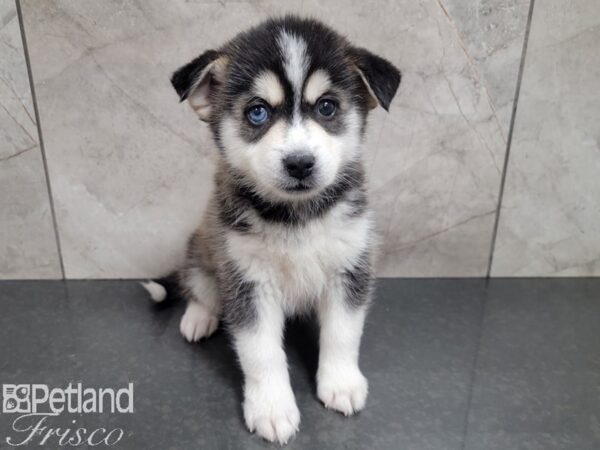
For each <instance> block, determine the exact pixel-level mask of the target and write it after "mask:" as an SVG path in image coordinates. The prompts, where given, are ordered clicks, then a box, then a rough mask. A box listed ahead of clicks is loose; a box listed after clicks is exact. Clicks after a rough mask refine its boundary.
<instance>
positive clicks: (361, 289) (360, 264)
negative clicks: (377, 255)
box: [344, 252, 373, 308]
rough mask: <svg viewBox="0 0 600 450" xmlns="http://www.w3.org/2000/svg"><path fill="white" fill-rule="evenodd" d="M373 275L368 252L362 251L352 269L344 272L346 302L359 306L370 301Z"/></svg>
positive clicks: (352, 305)
mask: <svg viewBox="0 0 600 450" xmlns="http://www.w3.org/2000/svg"><path fill="white" fill-rule="evenodd" d="M372 284H373V276H372V271H371V263H370V260H369V254H368V253H367V252H365V253H363V254H362V255H361V256H360V257H359V259H358V261H357V263H356V264H355V265H354V267H352V269H349V270H346V271H345V272H344V290H345V298H344V300H345V301H346V303H347V304H348V305H349V306H351V307H353V308H359V307H361V306H363V305H366V304H368V303H369V302H370V301H371V291H372Z"/></svg>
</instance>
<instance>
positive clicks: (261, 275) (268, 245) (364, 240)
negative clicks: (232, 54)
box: [226, 204, 371, 309]
mask: <svg viewBox="0 0 600 450" xmlns="http://www.w3.org/2000/svg"><path fill="white" fill-rule="evenodd" d="M348 213H349V210H348V205H346V204H339V205H337V206H336V207H334V208H333V209H332V210H331V211H329V212H328V213H327V214H326V215H325V216H324V217H323V218H321V219H318V220H313V221H311V222H309V223H308V224H306V225H305V226H301V227H287V226H285V225H281V224H263V225H262V227H261V229H260V230H259V231H258V232H253V233H247V234H242V233H236V232H230V233H228V235H227V236H226V243H227V252H228V256H229V258H231V259H232V261H235V263H236V264H237V266H238V267H239V269H240V270H241V271H242V272H243V273H244V276H245V277H247V278H249V279H251V280H252V281H255V282H257V283H261V284H263V285H268V286H269V289H270V290H272V291H273V292H274V293H275V294H276V295H277V296H280V298H281V300H282V301H285V302H286V303H288V304H289V306H290V307H292V308H294V309H295V308H296V307H298V306H300V305H301V304H302V303H303V302H307V301H311V300H314V299H316V298H318V297H319V296H320V295H322V293H323V292H324V290H325V289H326V287H327V285H328V284H329V283H330V281H331V280H332V279H333V278H335V277H336V276H338V275H339V274H341V273H343V272H344V270H346V269H350V268H352V267H353V266H354V264H355V263H356V261H357V259H358V258H359V257H360V256H361V254H362V253H363V252H364V251H365V249H366V248H367V246H368V245H370V239H371V219H370V216H369V214H364V215H362V216H360V217H352V216H350V215H349V214H348Z"/></svg>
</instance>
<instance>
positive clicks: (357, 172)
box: [232, 163, 364, 226]
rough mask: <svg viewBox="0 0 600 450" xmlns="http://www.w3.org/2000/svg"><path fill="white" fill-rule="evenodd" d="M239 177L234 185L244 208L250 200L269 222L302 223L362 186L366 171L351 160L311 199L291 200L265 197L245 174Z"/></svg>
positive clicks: (293, 224)
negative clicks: (256, 189) (251, 184)
mask: <svg viewBox="0 0 600 450" xmlns="http://www.w3.org/2000/svg"><path fill="white" fill-rule="evenodd" d="M237 181H238V182H237V184H236V185H235V186H233V187H232V188H233V189H234V192H233V195H234V196H235V197H237V198H238V199H239V201H240V204H239V205H238V207H242V208H243V206H244V203H246V205H248V206H250V207H251V208H252V209H254V211H256V213H257V214H258V215H259V216H260V217H261V218H262V219H263V220H265V221H267V222H272V223H281V224H285V225H288V226H298V225H304V224H305V223H306V222H308V221H310V220H313V219H318V218H320V217H322V216H323V214H325V213H326V212H327V211H329V210H330V209H331V208H332V207H333V206H335V205H336V204H337V203H338V202H339V201H341V200H343V199H345V197H346V196H347V194H348V193H350V192H351V191H353V190H355V189H358V188H361V187H362V185H363V184H364V172H363V169H362V167H361V166H360V164H359V163H351V164H348V165H346V166H345V167H344V168H343V169H342V170H341V171H340V174H339V176H338V181H337V182H335V183H334V184H332V185H330V186H329V187H327V188H325V189H324V190H323V191H322V192H321V193H320V194H317V195H316V196H315V197H312V198H309V199H307V200H298V201H289V202H283V201H269V200H267V199H264V198H263V197H261V196H260V195H259V194H258V193H256V192H255V191H254V190H253V189H252V188H250V187H248V186H249V184H247V183H244V180H243V177H242V176H241V175H240V177H239V179H238V180H237ZM246 207H247V206H246Z"/></svg>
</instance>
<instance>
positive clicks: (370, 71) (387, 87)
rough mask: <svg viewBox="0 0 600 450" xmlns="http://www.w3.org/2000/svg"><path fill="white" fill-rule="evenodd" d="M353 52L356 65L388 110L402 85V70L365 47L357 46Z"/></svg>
mask: <svg viewBox="0 0 600 450" xmlns="http://www.w3.org/2000/svg"><path fill="white" fill-rule="evenodd" d="M352 54H353V57H354V61H355V64H356V66H357V67H358V68H359V69H360V70H361V72H362V73H363V74H364V75H365V78H366V79H367V83H369V86H370V87H371V89H372V90H373V93H374V94H375V96H376V97H377V100H379V103H380V104H381V106H382V107H383V108H384V109H385V110H386V111H388V110H389V108H390V103H391V102H392V99H393V98H394V95H396V91H397V90H398V86H399V85H400V80H401V78H402V76H401V74H400V71H399V70H398V69H396V68H395V67H394V66H393V65H392V63H390V62H389V61H388V60H386V59H383V58H381V57H379V56H377V55H374V54H373V53H371V52H369V51H368V50H365V49H364V48H355V49H353V50H352Z"/></svg>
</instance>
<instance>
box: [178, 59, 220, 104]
mask: <svg viewBox="0 0 600 450" xmlns="http://www.w3.org/2000/svg"><path fill="white" fill-rule="evenodd" d="M219 56H220V54H219V52H217V51H215V50H207V51H205V52H204V53H202V54H201V55H200V56H198V57H197V58H196V59H194V60H193V61H191V62H189V63H187V64H186V65H185V66H183V67H181V68H180V69H178V70H177V71H176V72H175V73H174V74H173V76H172V77H171V84H172V85H173V87H174V88H175V90H176V91H177V94H178V95H179V100H180V101H184V100H185V99H186V98H188V96H189V95H190V94H191V88H192V86H194V84H195V83H196V82H197V81H198V77H199V76H200V73H201V72H202V71H203V70H204V69H205V68H206V66H208V65H209V64H210V63H211V62H213V61H214V60H215V59H217V58H218V57H219Z"/></svg>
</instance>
